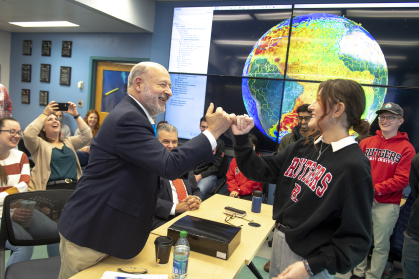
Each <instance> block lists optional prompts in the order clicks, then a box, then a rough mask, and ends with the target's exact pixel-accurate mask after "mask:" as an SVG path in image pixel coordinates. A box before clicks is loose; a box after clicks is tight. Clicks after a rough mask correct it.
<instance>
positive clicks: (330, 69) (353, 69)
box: [242, 13, 388, 142]
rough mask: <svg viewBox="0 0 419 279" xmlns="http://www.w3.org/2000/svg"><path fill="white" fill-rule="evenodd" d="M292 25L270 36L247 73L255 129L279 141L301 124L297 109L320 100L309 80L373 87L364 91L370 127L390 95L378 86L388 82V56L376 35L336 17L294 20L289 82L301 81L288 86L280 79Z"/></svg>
mask: <svg viewBox="0 0 419 279" xmlns="http://www.w3.org/2000/svg"><path fill="white" fill-rule="evenodd" d="M289 25H290V20H285V21H283V22H281V23H279V24H278V25H276V26H274V27H272V28H271V29H270V30H269V31H268V32H266V33H265V34H264V35H263V36H262V37H261V38H260V39H259V40H258V41H257V43H256V44H255V46H254V47H253V49H252V51H251V52H250V54H249V56H248V58H247V60H246V64H245V66H244V69H243V76H246V77H249V78H243V81H242V91H243V100H244V104H245V106H246V110H247V112H248V114H249V115H250V116H251V117H253V119H254V121H255V125H256V127H257V128H258V129H259V130H260V131H261V132H262V133H263V134H265V135H266V136H268V137H269V138H270V139H272V140H273V141H276V137H277V135H278V142H279V141H280V140H281V138H282V137H283V136H284V135H286V134H287V133H290V132H291V131H292V128H293V127H294V126H296V125H297V112H296V110H297V107H298V106H300V105H302V104H311V103H312V102H313V101H314V100H315V97H316V93H317V88H318V86H319V83H315V82H304V81H305V80H307V81H323V80H327V79H336V78H345V79H352V80H355V81H357V82H359V83H361V84H371V85H372V86H364V87H363V88H364V90H365V94H366V99H367V106H366V107H367V109H366V111H365V112H364V115H363V118H365V119H367V120H368V121H369V122H370V123H371V122H372V121H373V120H374V119H375V117H376V114H375V111H376V110H378V109H379V108H380V107H381V106H382V104H383V102H384V97H385V95H386V90H387V89H386V88H384V87H374V85H387V83H388V71H387V63H386V60H385V58H384V54H383V52H382V50H381V48H380V46H379V45H378V43H377V42H376V41H375V39H374V38H373V37H372V36H371V34H370V33H368V31H367V30H365V29H364V28H363V27H362V26H361V24H358V23H355V22H353V21H351V20H349V19H347V18H345V17H342V16H337V15H333V14H324V13H315V14H307V15H302V16H298V17H294V18H293V29H292V34H291V42H290V47H289V54H288V67H287V72H286V78H287V79H288V80H299V81H284V80H280V79H284V71H285V60H286V52H287V46H288V36H289V28H290V26H289ZM251 77H261V78H265V79H251ZM278 79H279V80H278ZM301 80H303V81H301ZM283 86H284V87H285V89H284V97H283V100H281V98H282V96H281V95H282V87H283ZM281 102H282V112H281V111H280V110H281ZM279 115H281V119H280V121H278V117H279ZM278 125H279V129H277V126H278ZM278 132H279V134H278Z"/></svg>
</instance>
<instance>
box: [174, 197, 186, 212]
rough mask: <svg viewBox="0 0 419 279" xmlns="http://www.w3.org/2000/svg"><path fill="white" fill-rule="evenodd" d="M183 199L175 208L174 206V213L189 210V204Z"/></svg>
mask: <svg viewBox="0 0 419 279" xmlns="http://www.w3.org/2000/svg"><path fill="white" fill-rule="evenodd" d="M185 200H186V199H185ZM185 200H183V201H182V202H180V203H178V204H177V205H176V208H175V213H176V214H178V213H183V212H185V211H188V210H189V204H188V202H186V201H185Z"/></svg>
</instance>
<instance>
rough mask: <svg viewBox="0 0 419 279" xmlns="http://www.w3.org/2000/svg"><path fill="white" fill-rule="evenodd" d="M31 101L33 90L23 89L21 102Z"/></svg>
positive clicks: (27, 102)
mask: <svg viewBox="0 0 419 279" xmlns="http://www.w3.org/2000/svg"><path fill="white" fill-rule="evenodd" d="M30 101H31V91H30V90H29V89H22V97H21V99H20V102H21V103H22V104H29V103H30Z"/></svg>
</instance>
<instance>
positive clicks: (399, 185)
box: [374, 146, 416, 195]
mask: <svg viewBox="0 0 419 279" xmlns="http://www.w3.org/2000/svg"><path fill="white" fill-rule="evenodd" d="M415 154H416V152H415V149H414V148H413V146H409V147H407V148H406V149H405V150H404V152H403V154H402V158H401V159H400V161H399V162H398V163H397V167H396V170H395V171H394V175H393V177H392V178H389V179H387V180H384V181H383V182H381V183H376V184H375V185H374V189H375V192H376V193H378V194H380V193H381V195H387V194H391V193H394V192H397V191H400V190H401V189H404V188H406V187H407V185H408V184H409V173H410V166H411V162H412V159H413V157H414V156H415Z"/></svg>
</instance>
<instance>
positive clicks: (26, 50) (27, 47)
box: [23, 40, 32, 55]
mask: <svg viewBox="0 0 419 279" xmlns="http://www.w3.org/2000/svg"><path fill="white" fill-rule="evenodd" d="M23 55H32V41H31V40H24V41H23Z"/></svg>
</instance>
